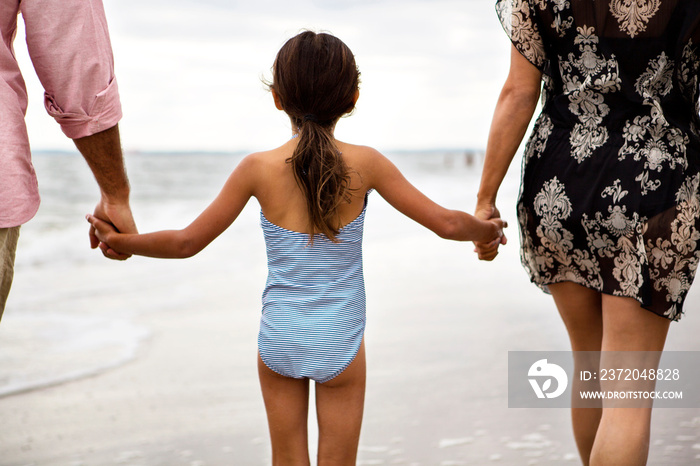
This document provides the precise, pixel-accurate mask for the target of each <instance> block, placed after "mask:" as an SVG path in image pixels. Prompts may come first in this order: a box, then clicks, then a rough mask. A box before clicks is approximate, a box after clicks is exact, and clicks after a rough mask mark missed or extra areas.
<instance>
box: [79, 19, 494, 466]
mask: <svg viewBox="0 0 700 466" xmlns="http://www.w3.org/2000/svg"><path fill="white" fill-rule="evenodd" d="M359 77H360V73H359V71H358V69H357V66H356V65H355V59H354V57H353V54H352V52H351V51H350V49H349V48H348V47H347V46H346V45H345V44H344V43H343V42H342V41H340V40H339V39H337V38H336V37H333V36H331V35H328V34H316V33H313V32H309V31H306V32H303V33H301V34H299V35H297V36H296V37H294V38H292V39H290V40H289V41H288V42H287V43H286V44H285V45H284V46H283V47H282V49H281V50H280V51H279V53H278V54H277V58H276V60H275V63H274V66H273V80H272V83H270V84H269V88H270V90H271V92H272V96H273V99H274V102H275V105H276V107H277V108H278V109H280V110H283V111H284V112H285V113H287V115H289V118H290V120H291V123H292V128H293V135H292V138H291V139H290V140H289V141H288V142H286V143H285V144H283V145H282V146H281V147H278V148H277V149H273V150H271V151H267V152H260V153H256V154H251V155H249V156H247V157H246V158H244V159H243V160H242V161H241V162H240V164H239V165H238V166H237V167H236V169H235V170H234V171H233V173H232V174H231V176H230V177H229V179H228V181H227V182H226V183H225V185H224V187H223V189H222V191H221V193H220V194H219V195H218V197H217V198H216V199H215V200H214V202H212V204H211V205H210V206H209V207H208V208H207V209H206V210H205V211H204V212H203V213H202V214H201V215H200V216H199V217H198V218H197V219H196V220H195V221H194V222H192V223H191V224H190V225H189V226H188V227H186V228H185V229H183V230H179V231H160V232H155V233H149V234H143V235H136V234H120V233H119V232H117V231H116V230H115V229H114V228H113V227H112V226H111V225H110V224H108V223H106V222H103V221H101V220H99V219H97V218H96V217H94V216H92V215H88V216H87V219H88V221H89V222H90V223H91V225H92V227H91V229H92V228H94V233H95V234H96V235H97V238H98V239H99V240H100V241H101V242H102V243H104V244H103V248H111V249H112V250H114V251H117V252H119V253H123V254H139V255H144V256H151V257H165V258H184V257H190V256H193V255H195V254H197V253H198V252H199V251H201V250H202V249H203V248H204V247H205V246H207V245H208V244H209V243H210V242H211V241H213V240H214V238H216V237H217V236H218V235H219V234H220V233H222V232H223V231H224V230H225V229H226V228H227V227H228V226H229V225H231V223H232V222H233V221H234V220H235V219H236V217H237V216H238V214H239V213H240V212H241V210H242V209H243V207H244V206H245V205H246V203H247V202H248V200H249V199H250V198H251V197H255V198H256V199H257V200H258V202H259V203H260V207H261V212H260V219H261V225H262V229H263V232H264V236H265V242H266V245H267V256H268V268H269V275H268V279H267V283H266V286H265V290H264V293H263V309H262V319H261V323H260V333H259V337H258V348H259V357H258V367H259V375H260V385H261V388H262V394H263V399H264V401H265V409H266V411H267V417H268V423H269V428H270V438H271V441H272V462H273V464H274V465H282V464H283V465H297V464H298V465H308V464H309V452H308V440H307V428H306V422H307V418H308V398H309V384H308V380H309V379H312V380H314V381H315V382H316V407H317V413H318V428H319V445H318V464H319V465H320V466H323V465H335V466H337V465H354V464H355V459H356V456H357V446H358V441H359V435H360V425H361V422H362V410H363V405H364V391H365V354H364V344H363V335H364V327H365V293H364V282H363V276H362V252H361V245H362V230H363V222H364V216H365V209H366V205H367V202H366V200H367V195H368V193H369V191H370V190H373V189H374V190H376V191H377V192H378V193H379V194H380V195H381V196H382V197H383V198H384V199H386V200H387V201H388V202H389V203H390V204H391V205H392V206H393V207H395V208H396V209H398V210H399V211H400V212H402V213H404V214H405V215H407V216H408V217H410V218H412V219H413V220H415V221H417V222H418V223H420V224H421V225H423V226H425V227H427V228H429V229H430V230H432V231H434V232H435V233H437V234H438V235H439V236H441V237H443V238H448V239H454V240H459V241H483V242H494V241H500V238H501V237H502V228H503V227H505V226H506V224H505V222H502V221H501V220H499V219H494V220H489V221H482V220H479V219H477V218H475V217H473V216H471V215H469V214H467V213H464V212H460V211H456V210H447V209H445V208H443V207H441V206H439V205H437V204H435V203H434V202H432V201H431V200H430V199H428V198H427V197H426V196H425V195H423V194H422V193H421V192H420V191H418V190H417V189H416V188H414V187H413V186H412V185H411V184H410V183H409V182H408V181H406V179H405V178H404V177H403V176H402V175H401V173H400V172H399V171H398V170H397V168H396V167H395V166H394V165H393V164H392V163H391V162H389V160H387V159H386V158H384V157H383V156H382V155H381V154H380V153H379V152H377V151H375V150H374V149H371V148H369V147H362V146H355V145H351V144H346V143H343V142H340V141H338V140H336V139H335V138H334V136H333V131H334V128H335V124H336V123H337V121H338V119H339V118H340V117H341V116H343V115H346V114H348V113H350V112H351V111H352V110H353V109H354V107H355V102H356V101H357V98H358V96H359V91H358V85H359Z"/></svg>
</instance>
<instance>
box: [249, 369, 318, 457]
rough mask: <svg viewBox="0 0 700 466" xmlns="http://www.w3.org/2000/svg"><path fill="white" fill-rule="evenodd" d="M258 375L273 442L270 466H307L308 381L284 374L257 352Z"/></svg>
mask: <svg viewBox="0 0 700 466" xmlns="http://www.w3.org/2000/svg"><path fill="white" fill-rule="evenodd" d="M258 374H259V376H260V388H261V389H262V395H263V400H264V401H265V410H266V411H267V423H268V426H269V428H270V441H271V442H272V464H273V466H308V465H309V464H310V461H309V439H308V431H307V420H308V418H309V380H308V379H292V378H290V377H284V376H282V375H279V374H278V373H276V372H274V371H273V370H271V369H270V368H269V367H267V366H266V365H265V363H264V362H263V361H262V359H261V358H260V355H258Z"/></svg>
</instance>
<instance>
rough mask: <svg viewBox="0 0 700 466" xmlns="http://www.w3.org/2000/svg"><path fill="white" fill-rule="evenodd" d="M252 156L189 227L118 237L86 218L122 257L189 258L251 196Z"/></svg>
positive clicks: (227, 223) (108, 227)
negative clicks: (133, 255)
mask: <svg viewBox="0 0 700 466" xmlns="http://www.w3.org/2000/svg"><path fill="white" fill-rule="evenodd" d="M255 178H256V170H255V157H254V154H253V155H250V156H248V157H246V158H245V159H243V160H242V161H241V163H239V164H238V166H237V167H236V169H235V170H234V171H233V173H231V176H229V178H228V180H227V181H226V183H225V184H224V187H223V188H222V189H221V192H220V193H219V194H218V196H217V197H216V199H214V201H213V202H212V203H211V204H210V205H209V207H207V208H206V209H205V210H204V212H202V213H201V214H200V215H199V216H198V217H197V218H196V219H195V220H194V221H193V222H192V223H191V224H190V225H189V226H187V227H186V228H184V229H182V230H165V231H157V232H154V233H146V234H141V235H139V234H121V233H119V232H117V231H116V230H115V229H114V228H113V227H112V226H111V225H110V224H108V223H106V222H103V221H102V220H100V219H98V218H96V217H94V216H92V215H88V216H87V220H88V222H90V224H92V226H93V227H94V228H95V233H96V235H97V238H98V239H99V240H100V241H101V242H103V243H105V244H107V245H109V247H111V248H112V249H113V250H115V251H117V252H119V253H121V254H137V255H140V256H148V257H160V258H186V257H191V256H194V255H195V254H197V253H198V252H200V251H201V250H202V249H204V248H205V247H206V246H207V245H208V244H209V243H211V242H212V241H214V239H215V238H216V237H217V236H219V235H220V234H221V233H222V232H223V231H224V230H226V228H228V227H229V226H230V225H231V224H232V223H233V221H234V220H236V218H237V217H238V215H239V214H240V213H241V211H242V210H243V208H244V207H245V205H246V203H247V202H248V200H249V199H250V197H251V196H253V195H254V189H253V187H254V186H255Z"/></svg>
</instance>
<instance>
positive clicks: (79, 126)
mask: <svg viewBox="0 0 700 466" xmlns="http://www.w3.org/2000/svg"><path fill="white" fill-rule="evenodd" d="M20 8H21V12H22V16H23V18H24V22H25V25H26V31H27V46H28V49H29V55H30V57H31V59H32V63H33V64H34V68H35V70H36V73H37V75H38V77H39V80H40V81H41V84H42V85H43V87H44V91H45V95H44V103H45V106H46V110H47V111H48V112H49V114H50V115H51V116H52V117H54V118H55V119H56V121H57V122H58V123H59V124H60V125H61V129H62V130H63V132H64V133H65V134H66V136H68V137H69V138H72V139H77V138H81V137H84V136H90V135H92V134H95V133H98V132H100V131H104V130H106V129H109V128H111V127H113V126H114V125H116V124H117V123H118V122H119V120H120V119H121V116H122V110H121V103H120V100H119V89H118V87H117V81H116V78H115V75H114V57H113V55H112V46H111V43H110V38H109V30H108V28H107V20H106V18H105V12H104V7H103V5H102V1H101V0H23V1H22V2H21V4H20Z"/></svg>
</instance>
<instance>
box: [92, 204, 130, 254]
mask: <svg viewBox="0 0 700 466" xmlns="http://www.w3.org/2000/svg"><path fill="white" fill-rule="evenodd" d="M85 219H86V220H87V221H88V223H89V224H90V226H91V228H90V234H91V236H94V237H95V238H97V240H98V241H99V242H100V249H102V251H103V252H106V251H110V252H113V254H114V255H121V254H120V253H119V252H117V251H115V250H113V249H112V248H111V247H110V246H109V238H110V236H111V235H114V234H118V233H119V232H118V231H117V229H116V228H114V226H113V225H112V224H111V223H107V222H105V221H103V220H100V219H99V218H97V217H95V216H94V215H90V214H87V215H86V216H85ZM127 257H128V256H127Z"/></svg>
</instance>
